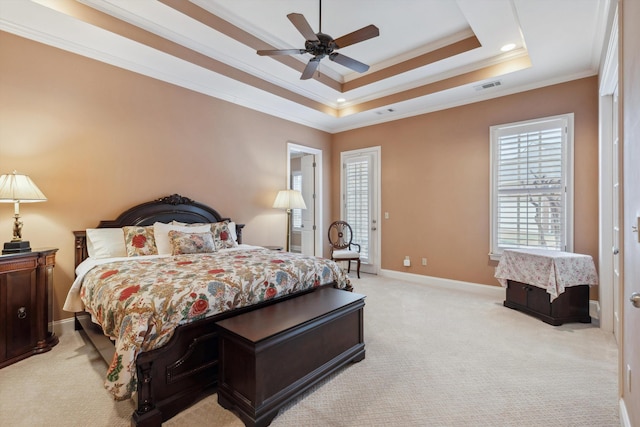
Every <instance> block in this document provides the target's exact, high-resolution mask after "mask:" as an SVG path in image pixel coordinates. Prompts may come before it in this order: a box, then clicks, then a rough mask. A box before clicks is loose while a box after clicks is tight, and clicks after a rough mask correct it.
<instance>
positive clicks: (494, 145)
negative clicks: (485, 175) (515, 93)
mask: <svg viewBox="0 0 640 427" xmlns="http://www.w3.org/2000/svg"><path fill="white" fill-rule="evenodd" d="M572 128H573V115H564V116H557V117H552V118H547V119H540V120H536V121H529V122H521V123H515V124H508V125H501V126H493V127H492V128H491V150H492V214H493V215H492V236H491V237H492V248H491V250H492V254H493V255H499V254H501V253H502V251H503V250H504V249H512V248H540V249H549V250H557V251H566V250H570V249H571V248H570V246H571V244H570V243H571V242H570V236H572V228H573V227H572V221H571V215H570V213H571V211H572V206H573V201H572V194H571V189H572V185H571V184H572V179H571V171H572V167H571V166H572V161H571V158H572V157H571V153H572V150H571V148H572V137H571V135H572V130H573V129H572Z"/></svg>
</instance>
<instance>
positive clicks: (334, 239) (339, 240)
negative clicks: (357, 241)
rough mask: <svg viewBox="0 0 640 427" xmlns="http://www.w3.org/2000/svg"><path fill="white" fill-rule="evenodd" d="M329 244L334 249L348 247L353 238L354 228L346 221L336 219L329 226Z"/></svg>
mask: <svg viewBox="0 0 640 427" xmlns="http://www.w3.org/2000/svg"><path fill="white" fill-rule="evenodd" d="M328 235H329V244H331V248H332V249H338V250H339V249H346V248H348V247H349V245H351V241H352V240H353V230H352V229H351V226H350V225H349V224H347V223H346V222H345V221H334V222H332V223H331V225H330V226H329V232H328Z"/></svg>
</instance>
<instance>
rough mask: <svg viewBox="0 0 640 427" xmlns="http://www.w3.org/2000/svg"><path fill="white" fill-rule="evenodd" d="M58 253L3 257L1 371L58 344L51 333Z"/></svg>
mask: <svg viewBox="0 0 640 427" xmlns="http://www.w3.org/2000/svg"><path fill="white" fill-rule="evenodd" d="M57 251H58V249H55V248H47V249H38V250H33V251H32V252H24V253H17V254H11V255H1V256H0V368H3V367H5V366H7V365H10V364H12V363H15V362H17V361H19V360H22V359H24V358H26V357H29V356H32V355H34V354H38V353H44V352H46V351H49V350H51V348H52V347H53V346H54V345H56V344H57V343H58V337H56V336H55V334H54V333H53V332H51V331H49V322H50V321H51V318H50V316H51V315H52V314H53V313H52V307H51V301H52V292H53V291H52V289H53V267H54V266H55V262H56V252H57Z"/></svg>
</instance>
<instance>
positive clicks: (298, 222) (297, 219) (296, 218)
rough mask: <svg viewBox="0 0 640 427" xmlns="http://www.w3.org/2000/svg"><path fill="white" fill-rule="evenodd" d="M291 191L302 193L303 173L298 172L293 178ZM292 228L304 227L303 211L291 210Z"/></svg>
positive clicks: (293, 174) (294, 173)
mask: <svg viewBox="0 0 640 427" xmlns="http://www.w3.org/2000/svg"><path fill="white" fill-rule="evenodd" d="M291 189H292V190H297V191H300V192H302V172H300V171H296V172H293V173H292V176H291ZM291 226H292V227H293V228H301V227H302V209H291Z"/></svg>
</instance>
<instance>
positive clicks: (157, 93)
mask: <svg viewBox="0 0 640 427" xmlns="http://www.w3.org/2000/svg"><path fill="white" fill-rule="evenodd" d="M0 97H1V98H0V99H1V102H0V173H9V172H11V171H12V170H13V169H17V170H18V171H19V172H21V173H26V174H28V175H30V176H31V178H32V179H33V180H34V181H35V182H36V184H37V185H38V186H39V187H40V189H41V190H42V191H43V192H44V193H45V195H46V196H47V197H48V199H49V200H48V201H47V202H45V203H35V204H24V205H22V207H21V213H22V219H23V221H24V229H23V237H24V239H26V240H30V241H31V245H32V247H34V248H36V247H57V248H59V249H60V250H59V252H58V257H57V265H56V268H55V275H54V281H55V290H54V298H55V302H54V305H55V307H56V312H55V314H54V319H56V320H58V319H61V318H66V317H69V316H70V314H69V313H66V312H62V310H61V309H60V307H62V304H63V302H64V298H65V296H66V294H67V291H68V289H69V287H70V286H71V283H72V281H73V277H74V271H73V248H74V241H73V234H72V231H73V230H81V229H84V228H87V227H95V226H96V225H97V224H98V221H100V220H103V219H114V217H115V216H116V215H117V214H119V213H120V212H122V211H123V210H125V209H127V208H129V207H131V206H133V205H135V204H138V203H142V202H145V201H148V200H153V199H155V198H159V197H163V196H166V195H169V194H172V193H179V194H182V195H184V196H187V197H190V198H192V199H194V200H196V201H199V202H202V203H205V204H208V205H210V206H212V207H214V208H216V209H218V210H219V212H220V213H221V214H222V215H225V216H230V217H231V218H233V219H234V220H236V221H237V222H240V223H245V224H246V228H245V233H244V236H245V242H246V243H250V244H257V245H269V244H270V245H282V246H284V243H285V238H286V215H285V213H284V211H279V210H275V209H273V208H272V207H271V206H272V204H273V200H274V199H275V195H276V194H277V191H278V190H280V189H282V188H285V187H286V183H287V180H286V171H287V166H286V162H287V141H292V142H295V143H297V144H302V145H307V146H310V147H313V148H317V149H322V150H323V151H324V153H325V155H324V158H325V159H326V161H325V165H324V173H323V176H324V177H326V178H325V180H326V182H325V183H324V186H325V188H329V185H330V181H329V179H330V178H329V177H330V173H329V172H330V169H329V159H330V154H329V153H330V151H329V148H330V135H328V134H327V133H324V132H321V131H317V130H314V129H310V128H308V127H304V126H301V125H296V124H293V123H290V122H287V121H284V120H280V119H277V118H275V117H272V116H268V115H265V114H262V113H259V112H255V111H252V110H249V109H246V108H243V107H239V106H237V105H234V104H231V103H228V102H224V101H220V100H217V99H214V98H211V97H207V96H204V95H202V94H198V93H195V92H192V91H189V90H186V89H183V88H179V87H177V86H173V85H171V84H167V83H164V82H160V81H158V80H153V79H150V78H147V77H143V76H141V75H138V74H135V73H132V72H129V71H125V70H122V69H119V68H116V67H113V66H110V65H106V64H103V63H100V62H98V61H94V60H91V59H87V58H83V57H80V56H78V55H74V54H71V53H68V52H65V51H62V50H59V49H55V48H52V47H48V46H45V45H42V44H39V43H36V42H33V41H29V40H26V39H23V38H20V37H17V36H14V35H11V34H8V33H0ZM324 202H325V203H324V205H325V212H324V217H325V218H329V217H330V199H329V195H328V194H327V195H326V197H325V201H324ZM12 215H13V205H12V204H0V242H4V241H9V240H10V239H11V235H12V233H11V230H12V225H11V224H12ZM327 221H328V220H327ZM327 224H328V222H327Z"/></svg>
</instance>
